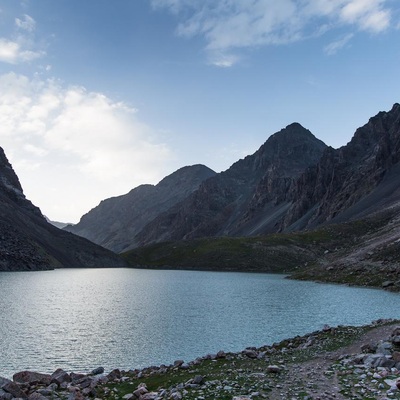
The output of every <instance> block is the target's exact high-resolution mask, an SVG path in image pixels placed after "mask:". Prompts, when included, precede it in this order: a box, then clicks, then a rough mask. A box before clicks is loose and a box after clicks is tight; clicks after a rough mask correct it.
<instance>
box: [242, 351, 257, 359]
mask: <svg viewBox="0 0 400 400" xmlns="http://www.w3.org/2000/svg"><path fill="white" fill-rule="evenodd" d="M242 354H244V355H245V356H247V357H249V358H257V356H258V353H257V351H256V350H252V349H245V350H243V351H242Z"/></svg>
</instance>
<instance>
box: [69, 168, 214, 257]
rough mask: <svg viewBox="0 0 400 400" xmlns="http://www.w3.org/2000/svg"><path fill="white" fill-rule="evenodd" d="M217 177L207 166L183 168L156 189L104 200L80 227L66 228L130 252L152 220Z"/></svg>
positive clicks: (141, 188)
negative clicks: (207, 180)
mask: <svg viewBox="0 0 400 400" xmlns="http://www.w3.org/2000/svg"><path fill="white" fill-rule="evenodd" d="M215 174H216V173H215V172H214V171H212V170H211V169H210V168H208V167H205V166H204V165H193V166H188V167H183V168H180V169H179V170H177V171H176V172H174V173H172V174H171V175H169V176H167V177H166V178H164V179H163V180H162V181H160V182H159V183H158V184H157V185H155V186H154V185H141V186H138V187H137V188H135V189H133V190H131V191H130V192H129V193H127V194H125V195H122V196H118V197H113V198H110V199H107V200H104V201H102V202H101V203H100V204H99V205H98V206H97V207H95V208H94V209H92V210H91V211H89V212H88V213H87V214H86V215H84V216H83V217H82V218H81V220H80V221H79V223H78V224H76V225H74V226H68V227H66V228H65V229H66V230H68V231H69V232H72V233H75V234H77V235H80V236H83V237H85V238H87V239H89V240H91V241H93V242H95V243H97V244H99V245H101V246H103V247H105V248H108V249H111V250H113V251H116V252H122V251H125V250H128V249H130V248H132V247H136V246H137V242H136V241H135V236H136V235H137V234H138V233H139V232H140V231H141V230H142V229H143V228H144V227H145V226H146V225H147V224H148V223H149V222H150V221H152V220H153V219H154V218H156V217H157V216H158V215H159V214H160V213H162V212H164V211H167V210H168V209H170V208H171V207H173V206H174V205H176V204H177V203H179V202H181V201H182V200H184V199H185V198H187V197H188V196H189V195H190V194H191V193H193V192H194V191H195V190H196V189H198V187H199V186H200V184H201V183H202V182H203V181H204V180H206V179H208V178H210V177H213V176H215Z"/></svg>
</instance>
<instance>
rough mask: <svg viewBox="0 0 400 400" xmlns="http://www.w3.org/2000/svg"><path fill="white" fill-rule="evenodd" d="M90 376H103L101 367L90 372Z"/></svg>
mask: <svg viewBox="0 0 400 400" xmlns="http://www.w3.org/2000/svg"><path fill="white" fill-rule="evenodd" d="M91 374H92V375H100V374H104V368H103V367H98V368H95V369H94V370H93V371H92V372H91Z"/></svg>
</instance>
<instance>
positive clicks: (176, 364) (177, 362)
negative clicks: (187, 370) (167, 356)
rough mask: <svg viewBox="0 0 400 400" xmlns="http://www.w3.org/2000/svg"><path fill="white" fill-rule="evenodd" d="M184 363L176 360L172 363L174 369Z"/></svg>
mask: <svg viewBox="0 0 400 400" xmlns="http://www.w3.org/2000/svg"><path fill="white" fill-rule="evenodd" d="M184 363H185V361H183V360H176V361H174V367H180V366H181V365H183V364H184Z"/></svg>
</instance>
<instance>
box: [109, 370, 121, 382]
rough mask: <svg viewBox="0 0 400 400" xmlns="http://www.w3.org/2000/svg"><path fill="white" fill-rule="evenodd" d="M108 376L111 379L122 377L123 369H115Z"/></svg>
mask: <svg viewBox="0 0 400 400" xmlns="http://www.w3.org/2000/svg"><path fill="white" fill-rule="evenodd" d="M107 378H108V379H109V380H110V381H113V380H114V379H121V371H120V370H119V369H113V370H112V371H111V372H110V373H109V374H108V375H107Z"/></svg>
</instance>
